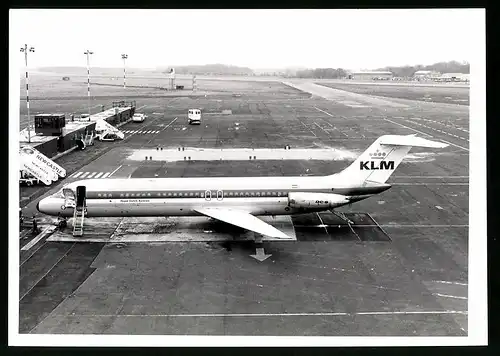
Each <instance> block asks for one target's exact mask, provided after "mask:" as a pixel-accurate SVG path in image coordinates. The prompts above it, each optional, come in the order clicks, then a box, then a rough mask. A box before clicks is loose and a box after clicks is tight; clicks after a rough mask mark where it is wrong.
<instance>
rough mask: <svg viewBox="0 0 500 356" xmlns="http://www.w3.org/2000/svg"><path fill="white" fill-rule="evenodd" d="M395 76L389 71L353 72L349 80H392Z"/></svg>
mask: <svg viewBox="0 0 500 356" xmlns="http://www.w3.org/2000/svg"><path fill="white" fill-rule="evenodd" d="M393 76H394V75H393V74H392V72H389V71H357V72H351V73H349V75H348V79H354V80H390V79H392V77H393Z"/></svg>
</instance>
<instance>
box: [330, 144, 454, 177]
mask: <svg viewBox="0 0 500 356" xmlns="http://www.w3.org/2000/svg"><path fill="white" fill-rule="evenodd" d="M413 146H415V147H429V148H444V147H447V146H448V145H447V144H445V143H441V142H435V141H430V140H427V139H424V138H421V137H416V136H415V135H407V136H402V135H385V136H381V137H379V138H378V139H377V140H375V142H374V143H372V145H371V146H370V147H368V149H367V150H366V151H365V152H363V153H362V154H361V155H360V156H359V157H358V158H357V159H356V160H355V161H354V163H352V164H351V165H350V166H349V167H347V168H346V169H344V170H343V171H342V172H340V173H339V174H340V175H341V176H342V177H346V178H347V179H352V180H355V181H359V182H360V183H361V182H366V181H370V182H374V183H385V182H386V181H387V179H389V177H390V176H391V174H392V173H393V172H394V171H395V170H396V168H397V167H398V166H399V164H400V163H401V161H402V160H403V158H404V157H405V156H406V155H407V153H408V152H409V151H410V150H411V148H412V147H413ZM351 177H352V178H351Z"/></svg>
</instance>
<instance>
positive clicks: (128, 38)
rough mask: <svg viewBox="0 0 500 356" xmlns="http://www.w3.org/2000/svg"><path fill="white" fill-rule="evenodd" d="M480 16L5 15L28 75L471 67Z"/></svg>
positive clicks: (277, 12)
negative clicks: (94, 70) (59, 69)
mask: <svg viewBox="0 0 500 356" xmlns="http://www.w3.org/2000/svg"><path fill="white" fill-rule="evenodd" d="M482 14H483V13H482V10H468V9H457V10H272V11H271V10H255V11H254V10H239V11H235V10H11V13H10V36H11V37H10V51H15V52H17V53H18V54H19V61H20V62H21V64H23V57H22V54H21V53H19V48H20V47H21V46H22V45H23V44H24V43H27V44H28V45H30V46H34V47H35V49H36V53H34V54H30V56H29V66H30V67H40V66H85V65H86V58H85V55H84V54H83V52H84V51H85V50H86V49H90V50H91V51H93V52H94V55H92V57H91V65H92V66H100V67H121V66H122V63H123V62H122V60H121V56H120V55H121V54H122V53H127V54H128V56H129V59H128V60H127V66H129V67H143V68H152V67H156V66H169V65H176V64H178V65H184V64H209V63H224V64H232V65H239V66H247V67H250V68H281V67H288V66H303V67H309V68H316V67H334V68H338V67H340V68H346V69H374V68H377V67H383V66H387V65H405V64H410V65H414V64H432V63H435V62H439V61H448V60H458V61H462V60H467V61H469V60H470V56H471V55H473V53H471V52H473V48H472V47H473V46H474V41H477V35H476V34H475V33H477V26H476V24H477V23H478V21H477V20H479V21H482V17H481V16H483V15H482Z"/></svg>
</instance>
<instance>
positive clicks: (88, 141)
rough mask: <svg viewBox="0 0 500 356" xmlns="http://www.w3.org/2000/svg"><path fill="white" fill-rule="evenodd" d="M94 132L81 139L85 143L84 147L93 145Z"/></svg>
mask: <svg viewBox="0 0 500 356" xmlns="http://www.w3.org/2000/svg"><path fill="white" fill-rule="evenodd" d="M94 138H95V135H94V131H91V132H89V133H87V134H86V135H85V138H84V139H83V142H84V143H85V146H92V145H93V144H94Z"/></svg>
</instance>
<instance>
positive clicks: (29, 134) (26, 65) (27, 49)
mask: <svg viewBox="0 0 500 356" xmlns="http://www.w3.org/2000/svg"><path fill="white" fill-rule="evenodd" d="M21 52H24V64H25V68H26V108H27V109H28V142H29V143H31V118H30V97H29V78H28V52H35V47H29V48H28V45H27V44H25V45H24V47H21Z"/></svg>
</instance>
